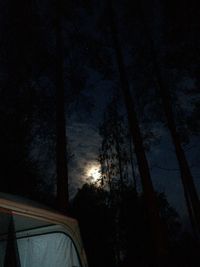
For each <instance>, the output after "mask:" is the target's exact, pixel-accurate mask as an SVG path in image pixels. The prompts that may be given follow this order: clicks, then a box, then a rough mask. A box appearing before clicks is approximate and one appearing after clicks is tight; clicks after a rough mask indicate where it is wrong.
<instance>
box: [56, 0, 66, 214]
mask: <svg viewBox="0 0 200 267" xmlns="http://www.w3.org/2000/svg"><path fill="white" fill-rule="evenodd" d="M56 50H57V51H56V52H57V62H56V168H57V170H56V171H57V173H56V175H57V205H58V208H59V209H60V210H61V211H62V212H66V208H67V205H68V198H69V195H68V166H67V140H66V121H65V90H64V89H65V88H64V69H63V68H64V57H63V36H62V0H58V1H57V14H56Z"/></svg>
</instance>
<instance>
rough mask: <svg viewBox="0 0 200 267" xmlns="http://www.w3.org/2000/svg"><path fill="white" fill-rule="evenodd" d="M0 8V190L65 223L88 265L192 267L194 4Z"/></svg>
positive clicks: (197, 21)
mask: <svg viewBox="0 0 200 267" xmlns="http://www.w3.org/2000/svg"><path fill="white" fill-rule="evenodd" d="M0 12H1V16H0V19H1V23H0V35H1V36H0V47H1V49H0V125H1V130H0V148H1V149H0V178H1V179H0V192H4V193H8V194H13V195H19V196H23V197H26V198H29V199H32V200H35V201H37V202H40V203H43V204H45V205H47V206H49V207H51V208H53V209H56V210H58V211H59V212H61V213H64V214H67V215H69V216H72V217H75V218H76V219H77V220H78V222H79V226H80V231H81V235H82V239H83V244H84V247H85V250H86V255H87V259H88V265H89V267H131V266H137V267H169V266H170V267H171V266H174V267H176V266H177V267H178V266H180V267H194V266H200V256H199V255H200V254H199V250H200V202H199V194H200V138H199V135H200V90H199V87H200V78H199V68H200V34H199V33H200V9H199V7H198V1H196V0H190V1H188V0H182V1H179V0H177V1H172V2H170V1H167V0H162V1H161V0H153V1H145V0H141V1H139V0H138V1H130V0H124V1H122V0H102V1H97V0H66V1H65V0H48V1H47V0H41V1H38V0H31V1H30V0H18V1H16V0H1V1H0Z"/></svg>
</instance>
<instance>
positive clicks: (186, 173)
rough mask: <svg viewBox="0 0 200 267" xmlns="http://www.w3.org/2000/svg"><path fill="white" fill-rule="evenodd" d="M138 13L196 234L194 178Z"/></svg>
mask: <svg viewBox="0 0 200 267" xmlns="http://www.w3.org/2000/svg"><path fill="white" fill-rule="evenodd" d="M140 14H141V16H142V21H143V22H144V32H145V34H146V37H147V38H148V43H149V45H150V47H151V55H152V61H153V72H154V76H155V80H156V84H157V88H158V92H159V95H160V98H161V100H162V104H163V109H164V113H165V117H166V121H167V126H168V129H169V132H170V135H171V139H172V142H173V145H174V147H175V153H176V157H177V160H178V164H179V169H180V173H181V180H182V184H183V189H184V194H185V198H186V204H187V208H188V213H189V216H190V219H191V223H192V226H193V229H194V231H195V232H196V233H198V236H199V235H200V202H199V197H198V193H197V190H196V186H195V183H194V179H193V176H192V173H191V170H190V166H189V163H188V160H187V158H186V155H185V152H184V149H183V148H182V144H181V137H180V133H179V132H178V130H177V126H176V121H175V114H174V111H173V107H172V106H173V101H172V96H171V94H170V89H169V88H168V83H167V82H166V81H165V78H164V77H165V76H164V73H163V69H162V67H161V64H160V60H159V58H158V53H157V52H156V49H155V45H154V42H153V38H152V36H151V34H150V30H149V28H148V26H147V22H146V20H145V16H144V14H143V12H142V8H141V7H140Z"/></svg>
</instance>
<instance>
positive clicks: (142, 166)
mask: <svg viewBox="0 0 200 267" xmlns="http://www.w3.org/2000/svg"><path fill="white" fill-rule="evenodd" d="M108 2H109V6H108V8H109V17H110V28H111V34H112V40H113V46H114V49H115V53H116V59H117V63H118V68H119V76H120V81H121V89H122V94H123V96H124V100H125V105H126V108H127V114H128V120H129V125H130V132H131V134H132V138H133V142H134V147H135V153H136V157H137V162H138V167H139V171H140V176H141V181H142V186H143V191H144V195H145V199H146V206H147V210H148V215H149V221H150V225H151V229H152V236H153V239H154V247H155V259H156V261H157V263H156V266H164V265H163V264H164V263H163V259H164V258H166V255H167V242H166V236H165V235H164V232H163V229H162V223H161V220H160V216H159V208H158V204H157V199H156V194H155V192H154V189H153V184H152V181H151V176H150V170H149V165H148V161H147V158H146V155H145V150H144V146H143V140H142V135H141V132H140V128H139V123H138V119H137V115H136V111H135V107H134V101H133V99H132V95H131V93H130V89H129V82H128V79H127V76H126V71H125V66H124V62H123V56H122V52H121V48H120V44H119V40H118V33H117V27H116V24H115V18H114V13H113V9H112V4H111V1H108Z"/></svg>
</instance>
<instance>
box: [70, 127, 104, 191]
mask: <svg viewBox="0 0 200 267" xmlns="http://www.w3.org/2000/svg"><path fill="white" fill-rule="evenodd" d="M67 132H68V140H69V146H70V150H71V151H72V152H74V151H75V154H74V157H73V159H72V160H71V161H70V163H69V177H70V178H69V180H70V181H69V183H70V195H71V196H73V195H74V194H75V193H76V191H77V189H78V188H79V187H81V186H82V184H84V183H85V182H87V181H88V178H89V177H87V173H86V170H87V168H89V166H91V165H93V164H96V163H97V156H98V150H99V147H100V143H101V137H100V135H99V134H98V129H97V128H95V127H93V126H92V125H90V124H87V123H80V122H73V123H72V124H71V125H70V126H68V128H67Z"/></svg>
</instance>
